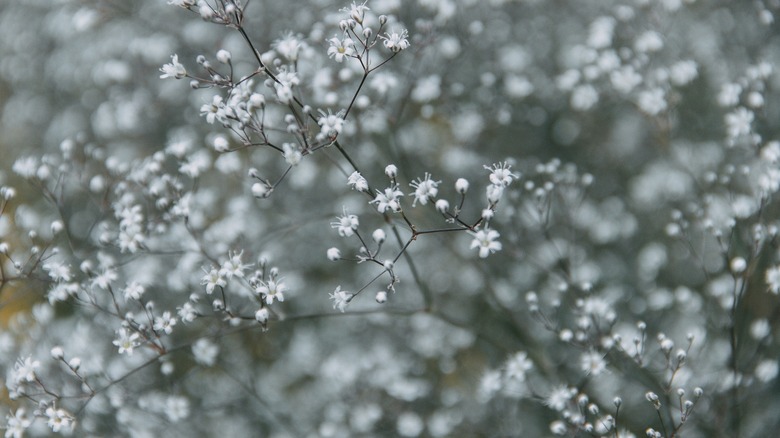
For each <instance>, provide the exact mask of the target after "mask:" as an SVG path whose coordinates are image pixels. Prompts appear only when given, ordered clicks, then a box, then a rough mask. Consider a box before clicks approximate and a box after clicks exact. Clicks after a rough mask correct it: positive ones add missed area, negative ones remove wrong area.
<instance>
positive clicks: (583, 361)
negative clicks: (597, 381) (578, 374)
mask: <svg viewBox="0 0 780 438" xmlns="http://www.w3.org/2000/svg"><path fill="white" fill-rule="evenodd" d="M580 366H581V367H582V371H584V372H585V374H588V375H592V376H598V375H599V374H601V373H603V372H604V371H605V370H606V369H607V362H606V361H605V360H604V355H602V354H601V353H599V352H598V351H595V350H591V351H588V352H587V353H583V354H582V356H581V357H580Z"/></svg>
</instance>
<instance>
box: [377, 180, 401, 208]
mask: <svg viewBox="0 0 780 438" xmlns="http://www.w3.org/2000/svg"><path fill="white" fill-rule="evenodd" d="M403 195H404V194H403V192H401V191H400V190H398V185H397V184H396V185H394V186H392V187H388V188H386V189H385V191H384V192H380V191H379V190H377V191H376V198H374V200H373V201H371V202H370V203H371V204H376V205H377V206H376V209H377V211H378V212H380V213H384V212H385V211H387V210H388V209H389V210H391V211H394V212H399V211H401V202H400V197H401V196H403Z"/></svg>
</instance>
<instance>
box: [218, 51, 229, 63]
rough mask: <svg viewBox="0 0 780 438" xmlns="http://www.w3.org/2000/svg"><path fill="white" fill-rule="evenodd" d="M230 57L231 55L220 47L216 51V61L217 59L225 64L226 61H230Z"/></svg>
mask: <svg viewBox="0 0 780 438" xmlns="http://www.w3.org/2000/svg"><path fill="white" fill-rule="evenodd" d="M231 58H232V55H231V54H230V52H228V51H227V50H225V49H220V50H218V51H217V61H219V62H221V63H223V64H227V63H229V62H230V59H231Z"/></svg>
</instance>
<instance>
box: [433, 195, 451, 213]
mask: <svg viewBox="0 0 780 438" xmlns="http://www.w3.org/2000/svg"><path fill="white" fill-rule="evenodd" d="M449 209H450V203H449V202H447V200H446V199H439V200H438V201H436V210H437V211H438V212H439V213H441V214H444V213H447V211H448V210H449Z"/></svg>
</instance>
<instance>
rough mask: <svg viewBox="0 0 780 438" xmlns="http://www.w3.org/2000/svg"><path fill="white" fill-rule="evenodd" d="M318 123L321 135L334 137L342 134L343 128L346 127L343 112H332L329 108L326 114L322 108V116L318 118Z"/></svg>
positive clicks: (322, 136)
mask: <svg viewBox="0 0 780 438" xmlns="http://www.w3.org/2000/svg"><path fill="white" fill-rule="evenodd" d="M317 124H318V125H320V134H319V136H320V137H321V138H329V139H332V138H335V137H336V136H338V135H339V134H341V130H342V129H343V128H344V119H343V118H342V116H341V113H338V114H332V113H331V112H330V110H328V113H327V114H325V112H324V111H322V110H320V118H319V119H317Z"/></svg>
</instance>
